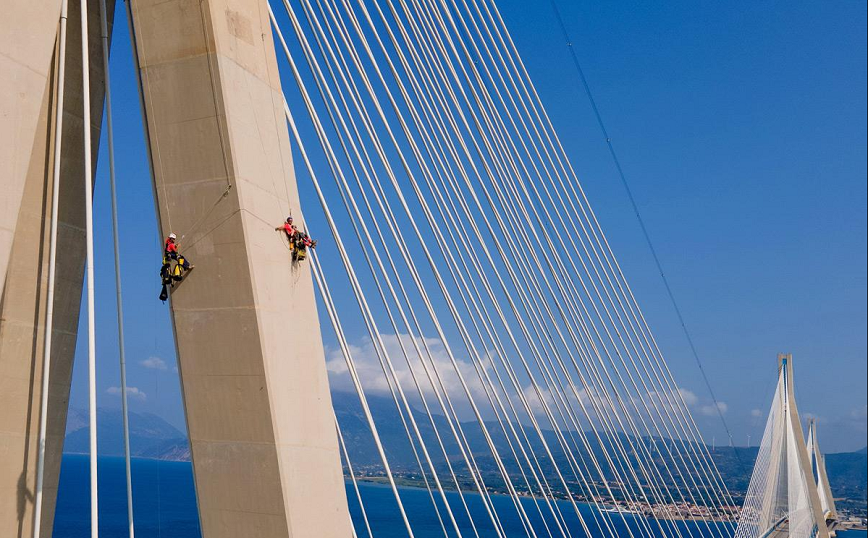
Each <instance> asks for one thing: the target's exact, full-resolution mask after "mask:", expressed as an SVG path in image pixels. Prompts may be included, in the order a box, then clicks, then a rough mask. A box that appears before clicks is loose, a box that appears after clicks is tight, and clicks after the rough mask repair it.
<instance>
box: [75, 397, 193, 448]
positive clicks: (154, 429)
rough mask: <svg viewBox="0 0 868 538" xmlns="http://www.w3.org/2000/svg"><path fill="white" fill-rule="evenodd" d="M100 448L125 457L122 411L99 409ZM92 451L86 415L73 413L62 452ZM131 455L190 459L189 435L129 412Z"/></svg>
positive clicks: (152, 417)
mask: <svg viewBox="0 0 868 538" xmlns="http://www.w3.org/2000/svg"><path fill="white" fill-rule="evenodd" d="M96 417H97V425H98V426H97V446H98V447H99V453H100V454H103V455H106V456H123V455H124V437H123V415H122V414H121V410H120V409H106V408H98V409H97V412H96ZM89 450H90V439H89V433H88V416H87V411H86V410H82V409H70V410H69V417H68V418H67V421H66V438H65V439H64V441H63V451H64V452H66V453H67V454H85V453H87V452H88V451H89ZM130 453H131V454H132V455H133V457H137V458H151V459H162V460H176V461H184V460H189V459H190V448H189V444H188V443H187V434H185V433H184V432H182V431H180V430H178V429H177V428H175V427H174V426H172V425H171V424H169V423H168V422H166V421H165V420H163V419H162V418H160V417H158V416H157V415H153V414H151V413H133V412H130Z"/></svg>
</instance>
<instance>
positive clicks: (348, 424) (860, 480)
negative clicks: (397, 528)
mask: <svg viewBox="0 0 868 538" xmlns="http://www.w3.org/2000/svg"><path fill="white" fill-rule="evenodd" d="M332 399H333V404H334V408H335V413H336V414H337V416H338V419H339V421H340V424H341V430H342V433H343V436H344V439H345V441H346V443H347V448H348V449H349V452H350V454H351V455H352V463H353V466H354V469H355V470H356V471H357V472H358V471H364V472H376V471H378V470H379V469H380V458H379V455H378V453H377V451H376V447H375V445H374V442H373V438H372V436H371V434H370V431H369V430H368V427H367V422H366V420H365V418H364V415H363V414H362V411H361V408H360V406H359V404H358V399H357V398H356V396H355V395H354V394H348V393H340V392H338V393H334V394H333V395H332ZM368 403H369V405H370V407H371V412H372V414H373V415H374V418H375V420H376V421H377V429H378V432H379V434H380V437H381V439H382V441H383V445H384V447H385V448H386V455H387V457H388V459H389V464H390V465H391V466H392V468H393V469H394V470H395V471H397V472H401V473H406V474H409V475H412V474H413V473H414V472H417V471H418V465H417V463H416V459H415V456H414V455H413V451H412V449H411V448H410V444H409V442H408V440H407V435H406V433H405V431H404V426H403V425H402V423H401V417H400V416H399V415H398V413H397V411H396V409H395V406H394V404H393V402H392V400H391V399H388V398H383V397H370V396H369V397H368ZM97 418H98V423H99V432H98V439H97V440H98V443H99V451H100V453H101V454H105V455H109V456H122V455H123V436H122V431H123V430H122V416H121V412H120V410H118V409H99V410H98V416H97ZM414 418H415V419H416V422H417V424H418V426H419V430H420V431H421V433H422V436H423V438H424V439H425V442H426V445H427V446H428V447H429V451H430V454H431V457H432V460H433V462H434V464H435V466H437V467H438V468H442V469H444V470H445V469H446V461H445V460H444V458H443V457H442V453H441V451H440V450H439V448H438V444H437V439H436V437H435V435H434V429H433V428H432V426H431V419H429V418H428V416H427V415H426V414H425V413H422V412H418V411H416V412H415V413H414ZM434 422H435V423H436V424H437V429H438V430H439V431H440V432H441V435H442V441H443V445H444V446H445V448H446V451H447V453H449V454H450V463H451V464H452V466H453V468H454V469H455V470H456V472H457V473H459V475H460V474H462V473H464V474H466V469H465V468H464V464H463V460H462V458H461V457H460V452H459V450H458V446H457V444H456V443H455V440H454V437H453V436H452V434H451V432H450V429H449V425H448V423H447V421H446V419H445V418H444V417H443V416H440V415H435V416H434ZM87 424H88V422H87V413H86V412H85V411H81V410H70V414H69V419H68V422H67V434H66V440H65V444H64V452H67V453H85V452H87V451H88V446H89V442H88V428H87ZM486 427H487V428H488V430H489V432H490V433H491V438H492V441H493V442H494V444H495V446H496V447H497V448H498V451H499V452H500V453H501V454H502V455H504V459H505V460H507V459H508V458H506V455H508V454H511V451H510V447H509V444H508V443H507V441H506V437H505V436H504V435H503V432H502V430H501V427H500V425H499V424H498V423H497V422H492V423H488V424H486ZM461 428H462V430H463V431H464V434H465V435H466V437H467V440H468V442H469V444H470V446H472V447H474V455H475V457H476V462H477V464H478V465H479V467H480V469H481V470H482V472H483V473H484V474H485V476H491V477H492V479H491V483H490V485H492V486H497V485H498V484H497V482H498V477H499V474H498V472H497V466H496V464H495V462H494V460H493V458H492V456H491V455H490V452H489V451H488V450H487V448H486V447H487V442H486V441H485V437H484V435H483V433H482V430H481V428H480V427H479V425H478V424H477V423H476V422H475V421H474V422H466V423H461ZM545 433H546V435H545V437H546V443H547V444H548V445H549V447H551V451H552V453H553V454H554V456H555V461H556V462H557V463H558V465H559V466H561V468H563V469H568V468H569V466H568V465H567V462H566V459H565V458H564V457H563V456H562V451H561V450H560V448H558V446H559V444H558V438H557V436H556V435H555V433H554V432H550V431H547V432H545ZM565 434H566V435H567V436H568V437H569V436H572V437H574V438H576V439H578V437H579V434H578V433H577V432H565ZM586 435H587V438H588V440H589V441H588V444H589V445H590V447H591V452H594V454H595V455H601V454H602V452H603V451H602V449H601V444H602V445H607V448H608V449H609V450H612V448H611V446H608V445H610V443H609V442H607V441H606V440H605V439H604V440H603V441H602V442H597V441H596V440H595V438H594V436H593V434H592V433H591V432H587V433H586ZM528 437H529V438H530V439H531V446H532V447H533V449H534V453H535V454H536V455H537V456H538V457H539V459H540V464H541V465H542V467H543V468H544V469H546V470H552V466H551V463H550V461H549V459H548V458H547V457H545V453H546V452H545V448H544V446H543V444H542V443H541V442H540V441H539V439H538V437H535V435H533V434H532V432H531V431H528ZM620 440H621V441H622V442H624V444H625V446H629V443H627V442H626V441H628V439H627V438H626V437H624V436H622V437H621V438H620ZM643 443H644V444H645V446H648V447H652V446H653V447H654V454H655V457H656V458H663V459H665V458H666V457H667V456H666V453H667V452H666V449H667V447H670V448H671V447H673V443H672V441H669V440H665V441H663V440H660V439H657V440H656V441H655V442H654V443H652V442H651V441H650V440H648V439H647V438H646V439H643ZM130 447H131V453H132V455H133V456H134V457H140V458H151V459H162V460H175V461H185V460H189V459H190V449H189V444H188V442H187V438H186V435H185V434H184V432H181V431H179V430H178V429H177V428H175V427H173V426H172V425H170V424H169V423H167V422H166V421H164V420H163V419H161V418H160V417H158V416H156V415H153V414H150V413H130ZM694 448H696V447H694ZM757 450H758V449H757V448H756V447H752V448H745V447H735V448H731V447H718V448H716V449H715V450H714V452H713V458H714V461H715V464H716V465H717V467H718V469H719V470H720V472H721V475H722V476H723V478H724V480H725V481H726V483H727V485H728V487H729V488H730V489H731V490H732V491H734V492H736V491H744V490H745V489H746V488H747V484H748V482H749V480H750V473H751V471H752V469H753V463H754V460H755V459H756V455H757ZM453 455H454V456H453ZM588 456H589V454H588V452H587V451H584V450H583V451H579V452H578V453H576V457H577V458H578V457H583V458H587V457H588ZM420 457H421V456H420ZM630 457H633V454H632V453H631V454H630ZM599 459H600V461H604V458H599ZM601 466H602V467H603V469H604V470H606V467H605V464H601ZM826 467H827V471H828V475H829V482H830V483H831V486H832V489H833V493H834V495H835V496H836V497H842V498H849V499H853V500H856V501H858V502H859V503H860V504H863V505H864V501H865V499H866V481H868V478H866V476H868V454H866V448H863V449H862V450H859V451H857V452H849V453H840V454H827V455H826ZM487 480H488V479H487Z"/></svg>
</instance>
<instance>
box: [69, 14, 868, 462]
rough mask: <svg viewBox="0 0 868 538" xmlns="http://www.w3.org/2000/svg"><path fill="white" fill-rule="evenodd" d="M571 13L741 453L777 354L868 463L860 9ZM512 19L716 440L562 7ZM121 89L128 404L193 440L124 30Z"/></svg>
mask: <svg viewBox="0 0 868 538" xmlns="http://www.w3.org/2000/svg"><path fill="white" fill-rule="evenodd" d="M559 4H560V8H561V10H562V12H563V15H564V19H565V21H566V24H567V26H568V29H569V31H570V33H571V34H572V39H573V45H574V47H576V50H577V52H578V55H579V57H580V59H581V61H582V62H583V66H584V69H585V72H586V74H587V76H588V79H589V82H590V84H591V86H592V88H593V90H594V93H595V97H596V99H597V102H598V105H599V108H600V110H601V112H602V114H603V117H604V118H605V120H606V122H607V126H608V129H609V132H610V135H611V136H612V138H613V141H614V144H615V146H616V148H617V150H618V152H619V157H620V159H621V162H622V165H623V167H624V169H625V172H626V174H627V177H628V180H629V181H630V184H631V187H632V189H633V192H634V195H635V197H636V200H637V203H638V205H639V208H640V211H641V212H642V215H643V217H644V219H645V222H646V225H647V227H648V229H649V232H650V234H651V236H652V238H653V240H654V242H655V245H656V247H657V249H658V252H659V255H660V258H661V260H662V264H663V267H664V270H665V271H666V274H667V276H668V278H669V281H670V283H671V285H672V288H673V291H674V293H675V295H676V297H677V298H678V300H679V303H680V305H681V308H682V310H683V313H684V316H685V319H686V322H687V324H688V326H689V327H690V329H691V331H692V334H693V336H694V340H695V342H696V344H697V348H698V350H699V353H700V356H701V358H702V360H703V363H704V366H705V369H706V371H707V372H708V374H709V377H710V379H711V383H712V385H713V388H714V390H715V392H716V393H717V395H718V398H719V399H720V400H721V401H723V402H726V404H727V412H726V419H727V421H728V422H729V424H730V426H731V428H732V429H733V431H734V434H735V442H736V443H737V444H746V442H747V436H748V435H749V434H750V435H752V436H753V439H754V441H756V440H757V439H758V438H759V436H760V435H761V427H762V423H763V422H764V417H765V413H766V412H767V409H768V406H769V404H770V398H771V396H772V391H773V383H774V376H775V368H776V361H775V356H776V353H777V352H778V351H789V352H792V353H793V354H794V359H795V367H796V383H797V394H798V398H799V405H800V410H801V411H802V413H803V414H806V413H807V414H812V415H814V416H817V417H819V420H820V428H822V433H821V435H822V438H823V444H824V448H825V449H826V450H829V451H843V450H853V449H858V448H861V447H862V446H864V445H865V439H866V426H865V424H866V388H865V379H866V306H865V302H866V301H865V297H866V277H865V263H866V240H865V237H866V205H865V204H866V202H865V200H866V192H865V191H866V179H865V178H866V164H865V163H866V129H865V121H866V120H865V118H866V105H865V100H866V99H865V95H866V52H865V42H866V27H865V20H866V13H865V10H866V8H865V4H864V3H859V2H824V3H816V2H783V1H781V2H753V3H747V2H744V3H735V4H729V5H727V6H726V9H722V8H721V6H720V5H715V4H712V3H695V2H665V3H664V2H629V3H626V2H625V3H613V2H610V3H590V2H575V3H574V2H569V3H568V2H560V3H559ZM498 5H499V6H500V8H501V11H502V13H503V15H504V17H505V19H506V23H507V25H508V27H509V28H510V30H511V32H512V34H513V37H514V38H515V40H516V43H517V45H518V47H519V50H520V52H521V54H522V56H523V58H524V60H525V63H526V64H527V65H528V66H529V69H530V71H531V76H532V78H533V79H534V81H535V82H536V84H537V88H538V89H539V91H540V93H541V96H542V99H543V101H544V103H545V104H546V106H547V108H548V110H549V112H550V114H551V115H552V117H553V118H554V121H555V127H556V128H557V129H558V131H559V133H560V135H561V139H562V140H563V141H564V142H565V144H566V149H567V151H568V153H569V155H570V157H571V159H572V162H573V164H574V166H575V167H576V169H577V171H578V173H579V175H580V177H581V178H582V182H583V186H584V188H585V189H586V191H587V192H588V195H589V198H590V200H591V202H592V204H593V205H594V208H595V210H596V212H597V214H598V216H599V217H600V219H601V223H602V226H603V228H604V229H605V230H606V232H607V234H608V235H609V239H610V241H611V243H612V245H613V248H614V250H615V252H616V254H617V255H618V256H619V260H620V262H621V264H622V266H623V268H624V270H625V273H626V275H627V278H628V279H629V281H630V283H631V285H632V286H633V288H634V290H635V291H636V293H637V296H638V299H639V301H640V304H641V305H642V307H643V308H644V309H645V313H646V316H647V318H648V320H649V322H650V324H651V326H652V328H653V329H654V330H655V334H656V336H657V337H658V340H659V342H660V344H661V346H662V348H663V350H664V353H665V354H666V357H667V360H668V363H669V365H670V367H671V368H672V369H673V370H674V371H675V375H676V379H677V380H678V382H679V384H680V385H681V386H682V387H684V388H686V389H688V390H690V391H692V392H693V393H695V394H696V395H697V397H698V399H699V404H698V405H697V407H696V409H695V413H696V415H697V419H698V421H699V423H700V427H701V429H702V430H703V432H704V433H705V435H706V437H707V438H708V440H710V438H711V437H715V438H716V439H717V441H718V442H719V443H720V442H722V440H723V439H724V434H723V429H722V427H721V426H720V423H719V419H717V418H716V416H705V415H704V414H703V411H702V408H703V406H702V404H703V402H704V403H708V394H707V391H706V389H705V387H704V385H703V383H702V380H701V376H700V373H699V370H698V368H697V367H696V364H695V362H694V360H693V357H692V355H691V354H690V351H689V348H688V346H687V343H686V341H685V338H684V336H683V334H682V333H681V329H680V327H679V325H678V322H677V319H676V317H675V314H674V312H673V310H672V307H671V304H670V303H669V301H668V298H667V296H666V293H665V290H664V288H663V285H662V282H661V280H660V277H659V275H658V274H657V272H656V269H655V267H654V264H653V260H652V259H651V256H650V253H649V251H648V248H647V246H646V245H645V243H644V239H643V238H642V235H641V231H640V229H639V227H638V224H637V222H636V219H635V217H634V216H633V214H632V211H631V208H630V206H629V202H628V199H627V196H626V194H625V192H624V189H623V187H622V186H621V184H620V182H619V179H618V177H617V175H616V173H615V169H614V167H613V165H612V162H611V159H610V157H609V155H608V153H607V150H606V147H605V143H604V140H603V139H602V138H601V135H600V133H599V130H598V127H597V125H596V122H595V119H594V117H593V115H592V111H591V109H590V106H589V103H588V100H587V98H586V97H585V95H584V92H583V90H582V89H581V88H580V86H579V80H578V78H577V76H576V75H575V72H574V70H573V67H572V64H571V61H570V58H569V53H568V50H567V48H566V47H565V46H564V43H563V40H562V38H561V35H560V31H559V29H558V27H557V25H556V21H555V18H554V16H553V14H552V11H551V8H550V6H549V5H548V3H547V2H537V3H532V4H528V3H527V2H519V1H518V0H504V1H501V2H499V3H498ZM111 69H112V72H111V75H112V89H113V97H114V102H113V106H114V112H115V131H116V147H117V159H118V171H119V175H118V180H119V185H120V187H119V189H120V209H121V215H120V220H121V227H122V231H121V234H122V235H121V238H122V246H121V254H122V264H123V267H122V277H123V283H124V299H125V311H126V315H125V322H126V329H127V331H126V337H127V358H128V362H129V384H130V385H131V386H134V387H136V388H137V389H138V391H139V392H140V393H141V394H140V395H138V396H136V397H134V398H133V399H132V406H133V409H135V410H140V411H150V412H154V413H156V414H158V415H161V416H163V417H165V418H166V419H167V420H169V421H170V422H172V423H173V424H175V425H177V426H179V427H181V428H183V411H182V408H181V402H180V394H179V384H178V379H177V373H176V371H175V369H174V364H175V351H174V344H173V342H172V337H171V328H170V325H169V316H168V310H167V308H166V307H165V306H164V305H162V304H161V303H160V302H159V301H158V300H157V294H158V292H159V282H158V278H157V270H158V267H159V250H158V248H159V247H158V238H157V231H156V223H155V218H154V214H153V202H152V199H151V187H150V185H149V181H150V176H149V172H148V168H147V158H146V155H145V145H144V141H143V135H142V128H141V123H140V117H139V104H138V97H137V91H136V88H135V84H134V76H133V72H132V61H131V57H130V46H129V40H128V36H127V26H126V21H125V20H124V19H123V18H121V17H119V18H118V20H117V24H116V28H115V34H114V43H113V53H112V65H111ZM293 102H294V101H293V100H290V103H291V104H293ZM299 114H301V110H300V109H299ZM102 150H103V151H102V153H101V159H100V163H99V168H98V172H97V173H98V178H97V193H96V214H97V217H96V218H97V245H96V254H97V256H98V258H99V259H104V260H106V261H108V260H110V259H111V255H112V253H111V236H110V233H111V225H110V216H109V206H108V181H107V159H106V158H105V140H103V141H102ZM299 165H300V160H297V162H296V167H298V166H299ZM299 181H300V182H302V183H303V182H304V178H303V177H300V178H299ZM300 188H301V192H302V196H303V200H302V206H303V207H304V208H307V207H308V204H310V205H313V203H312V202H313V200H309V199H308V198H306V197H305V196H306V194H307V195H310V192H311V190H310V188H309V186H305V185H304V184H302V185H301V187H300ZM309 217H310V215H309ZM109 266H110V264H104V267H109ZM113 286H114V281H113V278H112V275H111V274H109V273H105V274H103V275H102V276H101V277H100V278H99V279H98V282H97V301H98V305H100V306H99V308H100V311H99V312H98V314H97V322H98V334H97V338H98V340H97V346H98V347H97V350H98V362H99V372H98V384H99V396H98V397H99V399H100V405H104V406H112V405H117V397H116V396H114V395H113V394H111V393H110V392H109V389H110V387H113V386H117V384H118V381H117V377H118V375H117V372H118V368H117V364H116V363H117V360H116V348H117V344H116V336H115V332H114V331H115V318H114V316H115V313H114V311H113V301H114V287H113ZM81 329H82V330H84V329H85V327H84V325H83V324H82V327H81ZM429 336H430V335H429ZM326 341H327V344H328V343H329V342H328V336H327V337H326ZM83 344H85V338H80V339H79V346H78V350H77V355H76V367H75V371H74V377H73V383H74V386H73V390H72V405H73V406H76V407H85V406H86V391H87V379H86V371H85V370H86V353H85V349H84V345H83ZM756 410H759V413H757V411H756ZM757 414H759V415H761V416H760V417H757V416H756V415H757Z"/></svg>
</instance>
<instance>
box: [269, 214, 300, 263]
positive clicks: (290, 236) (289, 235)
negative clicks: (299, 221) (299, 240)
mask: <svg viewBox="0 0 868 538" xmlns="http://www.w3.org/2000/svg"><path fill="white" fill-rule="evenodd" d="M274 230H275V231H277V232H279V231H281V230H283V233H285V234H286V240H287V241H289V250H290V252H292V253H293V254H295V235H296V234H297V233H298V228H296V227H295V225H294V224H293V223H292V215H290V216H288V217H286V222H284V223H283V224H282V225H280V226H278V227H277V228H275V229H274Z"/></svg>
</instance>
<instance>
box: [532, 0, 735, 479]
mask: <svg viewBox="0 0 868 538" xmlns="http://www.w3.org/2000/svg"><path fill="white" fill-rule="evenodd" d="M549 3H550V4H551V6H552V10H553V11H554V13H555V17H556V18H557V20H558V25H559V26H560V28H561V32H562V33H563V36H564V41H565V42H566V44H567V48H569V50H570V56H571V57H572V59H573V65H575V67H576V71H577V72H578V73H579V78H580V79H581V81H582V86H583V87H584V88H585V94H587V96H588V101H590V103H591V109H593V111H594V116H595V117H596V118H597V124H598V125H599V126H600V131H601V132H602V133H603V136H604V137H605V138H606V146H607V147H608V148H609V154H610V155H611V156H612V161H613V162H614V163H615V168H616V169H617V171H618V177H620V178H621V184H622V185H624V190H625V191H627V197H628V198H629V199H630V205H631V206H632V207H633V213H634V214H635V215H636V220H637V221H639V227H640V228H641V229H642V235H643V236H644V237H645V242H646V243H647V244H648V249H649V250H650V251H651V256H652V257H653V258H654V264H655V265H656V266H657V271H658V272H659V273H660V278H661V279H662V280H663V286H664V287H665V288H666V294H667V295H668V296H669V300H670V301H671V302H672V307H673V308H674V309H675V315H676V316H678V322H679V323H680V324H681V329H682V330H683V331H684V336H685V337H686V338H687V343H688V344H689V345H690V351H691V352H692V353H693V358H694V359H695V360H696V365H697V366H698V367H699V372H700V373H701V374H702V379H703V381H704V382H705V387H706V388H707V389H708V393H709V394H710V395H711V400H712V401H713V402H714V408H715V410H716V411H717V416H719V417H720V422H721V423H722V424H723V427H724V429H725V430H726V434H727V435H728V436H729V440H730V445H732V438H733V437H732V432H731V431H730V429H729V425H728V424H727V423H726V419H725V418H724V417H723V412H722V411H721V409H720V403H719V402H718V400H717V396H716V395H715V394H714V390H713V389H712V388H711V383H710V382H709V380H708V376H707V375H706V374H705V368H703V367H702V361H701V360H700V359H699V352H698V351H697V350H696V345H695V344H694V343H693V337H692V336H691V335H690V331H689V330H688V329H687V324H686V323H685V322H684V316H683V315H682V314H681V308H679V306H678V301H676V300H675V294H674V293H673V292H672V287H671V286H670V285H669V279H667V278H666V274H665V273H664V272H663V265H662V264H661V263H660V258H659V257H658V256H657V249H656V248H654V243H653V242H652V241H651V236H650V235H649V233H648V229H647V228H646V227H645V221H644V220H643V219H642V215H641V214H640V213H639V206H638V205H636V199H635V198H634V197H633V191H632V190H631V189H630V184H629V183H628V182H627V177H626V175H625V174H624V169H623V168H621V161H620V160H619V159H618V154H617V153H615V146H614V145H613V144H612V138H611V137H610V136H609V131H607V130H606V124H605V123H603V116H602V115H601V114H600V109H599V108H597V101H596V100H595V99H594V94H593V93H592V92H591V86H590V85H589V84H588V79H587V78H586V77H585V71H584V70H583V69H582V64H581V62H579V57H578V55H577V54H576V49H575V48H574V47H573V43H572V40H571V39H570V35H569V32H567V27H566V25H565V24H564V19H563V17H561V12H560V10H559V9H558V6H557V4H556V3H555V0H549ZM734 452H735V455H736V458H737V459H738V461H739V464H742V461H741V456H739V455H738V451H737V450H734Z"/></svg>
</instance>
